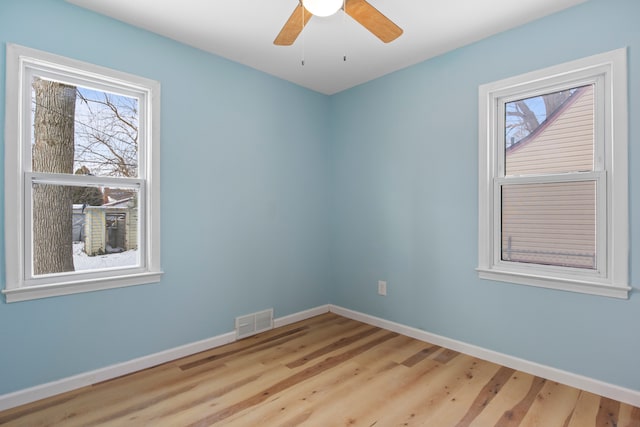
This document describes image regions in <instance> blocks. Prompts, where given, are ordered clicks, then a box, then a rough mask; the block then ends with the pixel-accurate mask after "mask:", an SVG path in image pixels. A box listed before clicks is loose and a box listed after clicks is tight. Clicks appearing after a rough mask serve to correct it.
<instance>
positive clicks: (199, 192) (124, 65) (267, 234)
mask: <svg viewBox="0 0 640 427" xmlns="http://www.w3.org/2000/svg"><path fill="white" fill-rule="evenodd" d="M6 42H10V43H17V44H21V45H24V46H29V47H32V48H36V49H41V50H45V51H49V52H52V53H57V54H61V55H65V56H68V57H72V58H75V59H79V60H83V61H88V62H92V63H95V64H99V65H103V66H107V67H111V68H114V69H118V70H122V71H126V72H131V73H135V74H138V75H141V76H145V77H148V78H152V79H156V80H158V81H160V82H161V84H162V130H161V137H162V147H161V155H162V196H161V209H162V212H161V220H162V267H163V269H164V271H165V272H166V274H165V275H164V277H163V279H162V282H161V283H159V284H154V285H146V286H136V287H129V288H124V289H116V290H110V291H101V292H94V293H88V294H82V295H73V296H64V297H59V298H49V299H42V300H37V301H31V302H21V303H15V304H4V302H2V303H0V327H1V330H2V333H1V335H0V394H3V393H7V392H11V391H15V390H19V389H23V388H25V387H30V386H34V385H37V384H42V383H45V382H48V381H52V380H56V379H59V378H64V377H67V376H70V375H73V374H77V373H81V372H85V371H89V370H93V369H96V368H100V367H103V366H108V365H111V364H114V363H118V362H122V361H126V360H130V359H132V358H136V357H140V356H143V355H147V354H151V353H154V352H158V351H161V350H165V349H168V348H172V347H175V346H178V345H182V344H186V343H191V342H194V341H197V340H201V339H204V338H209V337H212V336H216V335H219V334H221V333H226V332H229V331H231V330H233V327H234V323H233V322H234V318H235V317H236V316H238V315H241V314H246V313H251V312H254V311H257V310H261V309H265V308H269V307H274V309H275V315H276V317H280V316H284V315H288V314H291V313H295V312H298V311H301V310H305V309H308V308H311V307H316V306H319V305H322V304H326V303H328V302H329V295H328V290H327V289H326V287H325V284H326V283H327V279H328V271H329V266H328V255H327V249H328V244H327V239H328V237H327V235H328V230H327V225H328V222H327V206H328V203H327V200H328V199H327V198H328V183H327V182H326V179H325V178H326V176H327V168H328V147H327V144H326V140H327V137H328V136H327V135H328V134H327V130H326V129H327V121H328V120H329V113H330V111H329V109H328V107H329V101H328V98H327V97H326V96H323V95H319V94H317V93H314V92H311V91H308V90H306V89H303V88H300V87H298V86H295V85H293V84H290V83H287V82H284V81H282V80H280V79H276V78H273V77H271V76H268V75H266V74H264V73H260V72H258V71H255V70H253V69H250V68H248V67H245V66H241V65H238V64H236V63H233V62H230V61H227V60H224V59H222V58H219V57H215V56H213V55H209V54H206V53H204V52H202V51H199V50H196V49H191V48H187V47H185V46H184V45H181V44H179V43H176V42H173V41H171V40H168V39H165V38H162V37H159V36H156V35H153V34H151V33H148V32H145V31H142V30H139V29H136V28H133V27H131V26H128V25H125V24H122V23H119V22H117V21H114V20H111V19H108V18H106V17H102V16H100V15H97V14H94V13H91V12H88V11H85V10H83V9H80V8H77V7H75V6H73V5H70V4H67V3H65V2H63V1H62V0H28V1H14V0H10V1H5V0H2V2H0V46H1V49H2V50H1V52H0V117H2V119H0V126H4V119H3V118H4V93H5V84H4V83H5V49H6V44H5V43H6ZM301 135H304V138H301ZM0 141H1V142H2V144H0V145H1V148H0V153H1V154H0V155H1V156H3V157H2V162H0V164H2V165H3V164H4V154H3V153H4V127H2V128H0ZM0 168H3V166H0ZM2 170H4V169H2ZM3 179H4V172H2V173H0V180H3ZM3 183H4V181H2V184H3ZM0 188H4V186H3V185H0ZM3 203H4V196H2V197H0V204H1V205H2V208H0V215H2V216H3V215H4V212H3V211H4V204H3ZM3 221H4V220H3V217H2V222H3ZM0 239H2V240H3V239H4V228H3V227H2V228H0ZM0 259H1V260H2V261H1V262H2V271H0V277H1V279H0V281H2V282H1V284H0V286H1V287H2V288H4V248H1V249H0ZM2 300H4V298H2Z"/></svg>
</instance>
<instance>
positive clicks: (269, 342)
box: [0, 313, 640, 427]
mask: <svg viewBox="0 0 640 427" xmlns="http://www.w3.org/2000/svg"><path fill="white" fill-rule="evenodd" d="M0 424H1V425H7V426H41V425H63V426H93V425H109V426H138V425H143V426H148V425H153V426H208V425H224V426H242V427H246V426H292V427H293V426H313V427H325V426H367V427H370V426H376V427H386V426H434V427H448V426H452V427H463V426H479V427H484V426H500V427H515V426H540V427H554V426H558V427H592V426H593V427H605V426H608V427H638V426H640V409H639V408H636V407H632V406H629V405H626V404H623V403H620V402H617V401H614V400H611V399H607V398H603V397H600V396H597V395H594V394H591V393H588V392H585V391H580V390H578V389H575V388H572V387H568V386H564V385H561V384H558V383H555V382H552V381H546V380H544V379H542V378H538V377H534V376H532V375H528V374H525V373H523V372H519V371H514V370H513V369H509V368H506V367H502V366H499V365H496V364H493V363H489V362H486V361H483V360H480V359H476V358H473V357H471V356H467V355H464V354H460V353H457V352H455V351H451V350H448V349H445V348H442V347H438V346H434V345H430V344H428V343H424V342H422V341H418V340H415V339H412V338H408V337H406V336H402V335H399V334H397V333H393V332H389V331H386V330H384V329H380V328H377V327H373V326H370V325H366V324H363V323H360V322H357V321H354V320H350V319H345V318H343V317H340V316H337V315H335V314H332V313H328V314H324V315H322V316H318V317H314V318H312V319H308V320H305V321H303V322H299V323H295V324H292V325H288V326H286V327H283V328H279V329H275V330H272V331H269V332H266V333H263V334H260V335H256V336H254V337H251V338H248V339H245V340H242V341H238V342H235V343H233V344H229V345H227V346H224V347H219V348H216V349H213V350H210V351H206V352H203V353H199V354H196V355H193V356H190V357H187V358H184V359H180V360H177V361H174V362H170V363H166V364H164V365H160V366H157V367H155V368H151V369H147V370H145V371H142V372H138V373H135V374H131V375H127V376H125V377H122V378H117V379H114V380H111V381H107V382H104V383H100V384H96V385H93V386H91V387H86V388H83V389H80V390H75V391H73V392H70V393H66V394H63V395H59V396H56V397H52V398H49V399H45V400H42V401H39V402H35V403H32V404H29V405H25V406H22V407H18V408H13V409H10V410H8V411H4V412H0Z"/></svg>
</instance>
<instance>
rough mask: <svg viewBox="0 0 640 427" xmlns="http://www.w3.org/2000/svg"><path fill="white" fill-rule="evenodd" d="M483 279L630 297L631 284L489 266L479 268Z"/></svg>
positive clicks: (615, 296)
mask: <svg viewBox="0 0 640 427" xmlns="http://www.w3.org/2000/svg"><path fill="white" fill-rule="evenodd" d="M476 271H477V272H478V276H479V277H480V278H481V279H486V280H497V281H499V282H508V283H515V284H519V285H526V286H536V287H539V288H547V289H556V290H560V291H568V292H578V293H583V294H589V295H599V296H605V297H611V298H620V299H628V298H629V291H630V290H631V288H630V287H629V286H615V285H609V284H603V283H596V282H589V281H586V280H576V279H561V278H556V277H547V276H542V275H534V274H523V273H514V272H507V271H498V270H492V269H487V268H477V269H476Z"/></svg>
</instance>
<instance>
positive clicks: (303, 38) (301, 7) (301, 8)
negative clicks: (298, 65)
mask: <svg viewBox="0 0 640 427" xmlns="http://www.w3.org/2000/svg"><path fill="white" fill-rule="evenodd" d="M300 10H301V11H302V30H304V6H303V5H302V0H300ZM302 30H300V31H301V32H302V61H301V62H302V66H303V67H304V41H305V36H304V31H302Z"/></svg>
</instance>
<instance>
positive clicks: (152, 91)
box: [2, 44, 162, 302]
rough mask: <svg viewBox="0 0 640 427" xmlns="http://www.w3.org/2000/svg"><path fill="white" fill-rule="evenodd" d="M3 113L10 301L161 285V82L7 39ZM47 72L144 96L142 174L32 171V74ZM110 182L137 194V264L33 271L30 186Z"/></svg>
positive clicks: (7, 293) (67, 80)
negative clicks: (44, 272)
mask: <svg viewBox="0 0 640 427" xmlns="http://www.w3.org/2000/svg"><path fill="white" fill-rule="evenodd" d="M6 55H7V56H6V57H7V61H6V66H7V70H6V112H5V118H6V119H5V253H6V283H5V288H4V289H3V290H2V293H3V294H4V295H5V299H6V301H7V302H16V301H24V300H31V299H36V298H46V297H53V296H60V295H67V294H75V293H80V292H90V291H97V290H101V289H110V288H118V287H123V286H130V285H140V284H145V283H155V282H159V281H160V278H161V275H162V270H161V268H160V84H159V83H158V82H157V81H154V80H150V79H146V78H143V77H139V76H135V75H131V74H128V73H124V72H120V71H115V70H111V69H108V68H104V67H100V66H97V65H93V64H89V63H85V62H82V61H77V60H74V59H70V58H65V57H62V56H58V55H54V54H50V53H47V52H42V51H39V50H35V49H31V48H27V47H24V46H19V45H15V44H7V54H6ZM34 74H35V75H38V76H48V77H51V78H54V79H55V80H57V81H62V82H64V83H68V84H73V85H78V86H85V87H91V88H94V89H98V90H105V91H111V92H115V93H120V94H123V95H128V96H132V97H135V98H137V99H138V100H139V110H140V123H139V140H140V146H139V164H138V169H139V176H138V177H137V178H108V177H93V176H82V175H64V174H43V173H35V172H32V171H31V103H30V100H31V81H32V80H31V78H32V76H33V75H34ZM35 182H39V183H46V184H60V185H65V184H66V185H69V184H74V185H75V184H81V185H113V186H120V187H125V188H133V189H137V190H138V191H139V193H138V200H139V209H140V210H139V218H138V220H139V224H138V226H139V249H138V250H139V253H140V257H139V259H140V264H139V265H137V266H135V267H132V268H114V269H105V270H90V271H86V272H85V271H81V272H72V273H60V274H51V275H42V276H33V275H32V273H31V271H32V269H31V264H32V261H31V253H32V250H31V249H32V248H31V246H32V238H31V232H32V231H31V204H32V202H31V197H29V195H30V194H31V193H30V191H31V186H32V184H33V183H35Z"/></svg>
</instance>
